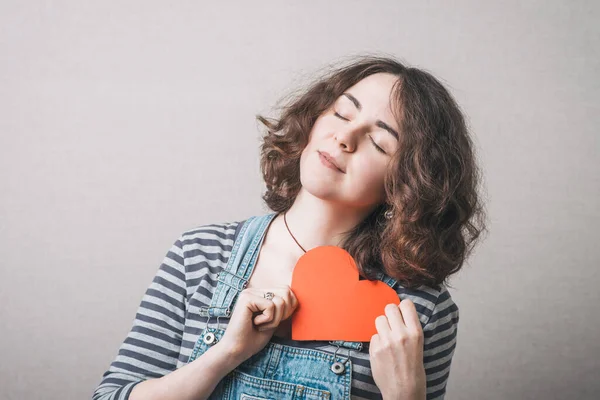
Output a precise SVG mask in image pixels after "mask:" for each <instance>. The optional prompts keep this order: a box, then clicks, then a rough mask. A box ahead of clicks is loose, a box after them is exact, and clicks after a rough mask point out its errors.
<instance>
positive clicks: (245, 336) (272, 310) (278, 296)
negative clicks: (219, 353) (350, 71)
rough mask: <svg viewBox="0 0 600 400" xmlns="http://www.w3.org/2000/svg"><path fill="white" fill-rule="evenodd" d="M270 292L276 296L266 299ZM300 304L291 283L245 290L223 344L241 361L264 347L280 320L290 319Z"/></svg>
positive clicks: (241, 294)
mask: <svg viewBox="0 0 600 400" xmlns="http://www.w3.org/2000/svg"><path fill="white" fill-rule="evenodd" d="M267 292H273V294H275V297H273V299H272V300H267V299H265V297H264V294H265V293H267ZM297 307H298V300H297V299H296V296H295V295H294V293H293V292H292V290H291V289H290V287H289V286H283V287H277V288H271V289H257V288H248V289H244V290H243V291H242V292H241V293H240V295H239V297H238V300H237V302H236V304H235V307H234V309H233V314H232V316H231V319H230V321H229V324H228V325H227V329H225V333H224V334H223V337H222V338H221V340H220V341H219V344H220V346H222V347H224V348H225V349H227V351H228V353H229V354H231V355H232V356H233V357H235V358H236V359H238V360H239V362H240V363H241V362H243V361H244V360H246V359H248V358H250V357H251V356H253V355H254V354H256V353H258V352H259V351H260V350H262V349H263V348H264V347H265V346H266V345H267V343H268V342H269V340H271V337H273V334H274V333H275V330H276V329H277V327H278V326H279V323H280V322H281V321H283V320H286V319H288V318H289V317H290V316H291V315H292V314H293V312H294V311H295V310H296V308H297Z"/></svg>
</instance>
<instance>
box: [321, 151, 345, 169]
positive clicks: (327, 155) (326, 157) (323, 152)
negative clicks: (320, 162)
mask: <svg viewBox="0 0 600 400" xmlns="http://www.w3.org/2000/svg"><path fill="white" fill-rule="evenodd" d="M318 153H319V154H320V155H322V156H323V157H324V158H325V159H326V160H327V161H329V162H330V163H332V164H333V165H335V167H336V168H337V169H338V170H339V171H340V172H342V173H344V174H345V173H346V171H344V169H343V168H341V167H340V164H339V163H338V162H337V161H336V160H335V158H333V157H332V156H331V154H329V153H327V152H326V151H319V152H318Z"/></svg>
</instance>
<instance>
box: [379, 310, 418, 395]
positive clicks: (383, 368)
mask: <svg viewBox="0 0 600 400" xmlns="http://www.w3.org/2000/svg"><path fill="white" fill-rule="evenodd" d="M375 326H376V328H377V334H375V335H373V336H372V337H371V345H370V348H369V357H370V359H371V370H372V373H373V379H374V380H375V384H376V385H377V387H378V388H379V390H380V391H381V394H382V395H383V398H384V399H394V400H400V399H402V400H404V399H406V400H408V399H410V400H416V399H423V400H424V399H425V397H426V392H427V381H426V376H425V367H424V365H423V341H424V339H423V329H422V328H421V323H420V321H419V317H418V315H417V310H416V309H415V305H414V304H413V302H412V301H410V300H409V299H404V300H402V301H401V302H400V305H399V306H397V305H396V304H388V305H387V306H385V315H380V316H379V317H377V318H376V319H375Z"/></svg>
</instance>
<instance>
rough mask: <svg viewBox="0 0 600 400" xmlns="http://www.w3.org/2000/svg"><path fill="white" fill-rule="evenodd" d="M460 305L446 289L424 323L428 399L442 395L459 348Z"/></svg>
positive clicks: (441, 396) (440, 397)
mask: <svg viewBox="0 0 600 400" xmlns="http://www.w3.org/2000/svg"><path fill="white" fill-rule="evenodd" d="M458 320H459V315H458V306H457V305H456V303H454V301H453V300H452V297H451V296H450V293H449V292H448V291H447V290H446V291H444V292H442V293H441V294H440V295H439V297H438V298H437V301H436V304H435V307H434V308H433V311H432V312H431V317H430V318H429V320H428V321H427V323H426V324H425V326H424V327H423V334H424V339H425V341H424V351H423V362H424V364H425V373H426V376H427V400H432V399H443V398H444V396H445V394H446V384H447V383H448V377H449V376H450V365H451V363H452V356H453V355H454V350H455V349H456V336H457V332H458Z"/></svg>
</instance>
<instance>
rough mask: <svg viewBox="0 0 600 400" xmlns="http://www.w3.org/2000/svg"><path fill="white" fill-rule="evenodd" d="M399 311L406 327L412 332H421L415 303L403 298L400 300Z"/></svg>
mask: <svg viewBox="0 0 600 400" xmlns="http://www.w3.org/2000/svg"><path fill="white" fill-rule="evenodd" d="M399 307H400V311H401V312H402V317H403V319H404V323H405V325H406V327H407V329H409V330H411V331H413V332H420V333H423V328H422V327H421V321H420V320H419V315H418V314H417V308H416V307H415V304H414V303H413V302H412V300H410V299H404V300H402V301H401V302H400V306H399Z"/></svg>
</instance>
